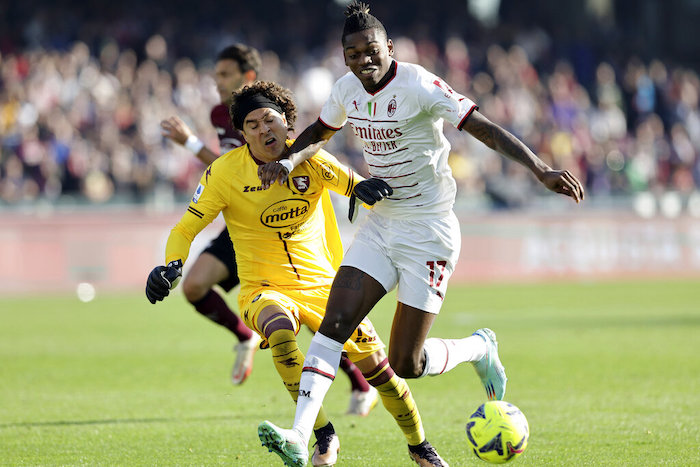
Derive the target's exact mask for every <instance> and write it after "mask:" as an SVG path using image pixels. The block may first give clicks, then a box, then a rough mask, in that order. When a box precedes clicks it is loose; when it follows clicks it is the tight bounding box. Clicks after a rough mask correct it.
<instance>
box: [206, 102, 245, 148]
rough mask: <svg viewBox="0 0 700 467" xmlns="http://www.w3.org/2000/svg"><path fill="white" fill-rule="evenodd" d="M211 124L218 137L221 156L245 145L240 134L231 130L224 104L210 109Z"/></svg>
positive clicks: (229, 119) (231, 125) (233, 129)
mask: <svg viewBox="0 0 700 467" xmlns="http://www.w3.org/2000/svg"><path fill="white" fill-rule="evenodd" d="M211 124H212V126H213V127H214V128H215V129H216V134H217V135H218V136H219V146H220V148H221V154H224V153H226V152H229V151H230V150H231V149H235V148H237V147H239V146H243V145H244V144H245V138H244V137H243V135H242V134H241V132H240V131H238V130H236V129H235V128H233V124H232V123H231V116H230V115H229V113H228V108H227V107H226V106H225V105H224V104H219V105H217V106H216V107H214V108H213V109H211Z"/></svg>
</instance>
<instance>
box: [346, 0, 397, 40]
mask: <svg viewBox="0 0 700 467" xmlns="http://www.w3.org/2000/svg"><path fill="white" fill-rule="evenodd" d="M375 28H376V29H378V30H380V31H381V32H382V33H384V37H387V35H386V29H384V25H383V24H382V22H381V21H379V20H378V19H377V18H375V17H374V16H372V15H370V14H369V5H368V4H367V3H364V2H359V1H357V0H355V1H354V2H352V3H351V4H349V5H348V6H347V8H346V9H345V25H344V26H343V41H344V40H345V37H346V36H347V35H349V34H353V33H355V32H359V31H364V30H365V29H375Z"/></svg>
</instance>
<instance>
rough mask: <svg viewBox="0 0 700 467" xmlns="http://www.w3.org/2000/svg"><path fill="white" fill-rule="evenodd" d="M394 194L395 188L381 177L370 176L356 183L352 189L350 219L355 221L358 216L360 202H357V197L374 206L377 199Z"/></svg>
mask: <svg viewBox="0 0 700 467" xmlns="http://www.w3.org/2000/svg"><path fill="white" fill-rule="evenodd" d="M393 194H394V190H393V189H392V188H391V187H390V186H389V184H388V183H387V182H385V181H384V180H382V179H380V178H368V179H367V180H362V181H361V182H360V183H358V184H357V185H355V189H354V190H353V191H352V195H350V211H349V212H348V219H350V222H353V221H354V220H355V218H356V217H357V211H358V209H359V204H357V203H356V200H355V198H360V201H362V202H363V203H365V204H367V205H369V206H372V205H373V204H374V203H376V202H377V201H381V200H383V199H384V198H386V197H387V196H391V195H393Z"/></svg>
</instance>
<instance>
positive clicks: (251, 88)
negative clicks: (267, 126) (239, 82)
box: [228, 81, 297, 130]
mask: <svg viewBox="0 0 700 467" xmlns="http://www.w3.org/2000/svg"><path fill="white" fill-rule="evenodd" d="M255 94H260V95H262V96H264V97H266V98H268V99H270V100H271V101H272V102H274V103H275V104H277V105H279V106H280V108H281V109H282V112H283V113H284V115H285V117H287V128H288V129H289V130H293V129H294V122H296V120H297V106H296V104H295V103H294V98H293V97H292V91H290V90H289V89H287V88H285V87H282V86H280V85H279V84H277V83H273V82H272V81H256V82H254V83H252V84H249V85H247V86H244V87H243V88H242V89H240V90H238V91H236V92H234V93H233V99H232V100H231V105H230V107H229V109H228V110H229V115H230V116H231V121H232V122H236V119H235V118H234V115H236V112H238V103H239V102H240V101H241V99H242V98H245V97H248V96H253V95H255ZM234 126H235V123H234ZM237 129H238V130H242V129H243V128H237Z"/></svg>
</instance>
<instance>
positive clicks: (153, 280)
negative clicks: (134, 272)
mask: <svg viewBox="0 0 700 467" xmlns="http://www.w3.org/2000/svg"><path fill="white" fill-rule="evenodd" d="M180 277H182V261H180V260H177V261H171V262H169V263H168V265H167V266H156V267H155V268H153V271H151V273H150V274H149V275H148V281H147V282H146V297H147V298H148V301H149V302H151V303H153V304H155V303H156V302H157V301H158V302H159V301H161V300H163V299H164V298H165V297H167V296H168V294H169V293H170V289H172V288H173V287H175V286H176V285H177V283H178V282H180Z"/></svg>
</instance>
